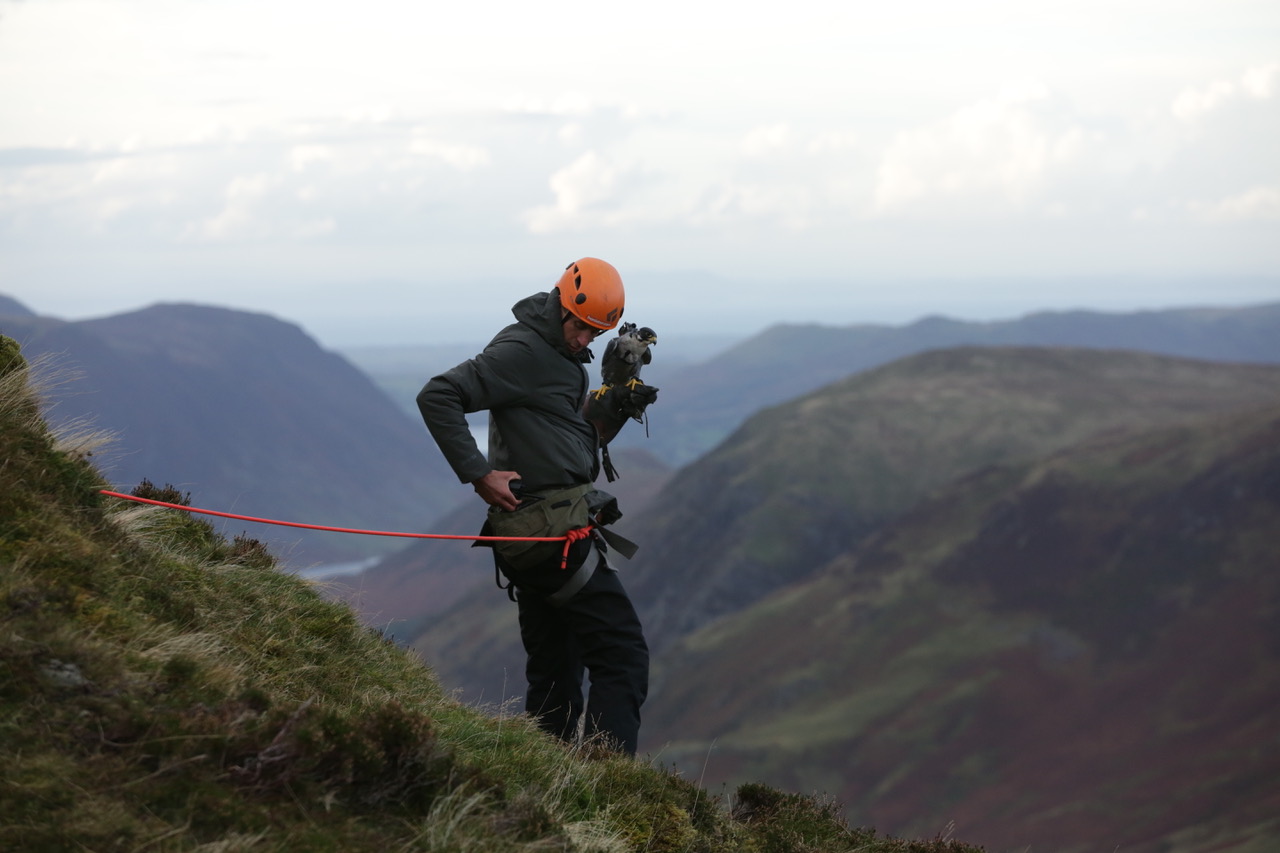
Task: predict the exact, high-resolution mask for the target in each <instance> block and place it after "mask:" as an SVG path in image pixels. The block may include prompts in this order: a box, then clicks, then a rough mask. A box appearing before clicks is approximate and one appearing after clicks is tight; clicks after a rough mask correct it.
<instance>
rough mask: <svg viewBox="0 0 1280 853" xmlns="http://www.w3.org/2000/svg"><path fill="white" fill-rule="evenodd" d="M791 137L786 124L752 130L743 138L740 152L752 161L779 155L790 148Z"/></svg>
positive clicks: (789, 129)
mask: <svg viewBox="0 0 1280 853" xmlns="http://www.w3.org/2000/svg"><path fill="white" fill-rule="evenodd" d="M791 137H792V133H791V128H790V127H788V126H787V125H786V124H770V125H766V126H763V127H757V128H753V129H752V130H751V131H749V132H748V133H747V135H746V136H745V137H743V139H742V144H741V146H740V150H741V151H742V153H743V155H745V156H746V157H747V158H749V159H753V160H754V159H763V158H765V157H772V156H775V155H780V154H783V153H785V152H786V151H787V150H788V149H789V148H790V147H791Z"/></svg>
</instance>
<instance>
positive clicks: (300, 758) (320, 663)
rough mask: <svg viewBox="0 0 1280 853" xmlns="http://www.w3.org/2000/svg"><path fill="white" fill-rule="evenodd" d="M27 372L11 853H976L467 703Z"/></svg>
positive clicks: (8, 344)
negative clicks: (223, 532) (116, 469)
mask: <svg viewBox="0 0 1280 853" xmlns="http://www.w3.org/2000/svg"><path fill="white" fill-rule="evenodd" d="M27 374H28V371H27V369H26V366H25V362H24V360H23V359H22V357H21V354H20V353H19V352H18V349H17V346H16V345H15V344H14V342H13V341H11V340H9V339H7V338H3V337H0V459H2V460H3V464H2V465H0V567H2V568H0V626H2V630H0V759H2V760H0V848H3V849H6V850H24V851H28V850H29V851H43V850H50V851H62V850H95V851H105V850H148V851H178V850H183V851H186V850H191V851H197V850H199V851H206V853H213V851H221V853H227V852H228V851H242V850H243V851H286V850H287V851H297V850H307V851H311V850H318V851H325V850H331V851H361V850H378V851H384V850H430V851H534V850H538V851H549V850H563V851H642V850H644V851H660V850H665V851H677V850H690V851H726V853H727V851H752V850H756V851H827V850H830V851H851V850H866V851H891V850H920V851H925V850H938V851H943V850H946V851H962V850H965V849H970V848H966V847H965V846H964V845H960V844H957V843H955V842H951V841H942V840H935V841H929V842H905V841H899V840H896V839H891V838H884V837H879V836H876V834H875V833H874V832H871V831H869V830H857V829H850V828H849V827H847V826H846V825H844V823H843V822H842V821H841V819H840V818H839V815H838V809H837V808H836V807H835V806H834V805H833V804H831V803H829V802H825V801H819V800H815V799H812V798H808V797H803V796H799V795H792V794H785V793H782V792H779V791H777V790H774V789H772V788H768V787H766V786H762V785H758V784H751V785H746V786H744V787H743V788H741V789H739V790H738V791H737V792H736V795H735V799H734V802H733V809H732V811H731V812H730V811H729V810H727V809H725V808H724V807H723V806H722V804H720V803H719V802H717V801H716V799H715V798H712V797H710V796H708V795H707V794H706V792H705V791H704V790H702V789H701V788H699V787H697V786H695V785H693V784H691V783H689V782H687V781H685V780H684V779H682V778H680V777H679V776H677V775H674V774H672V773H669V772H665V771H664V770H661V769H655V768H653V767H650V766H647V765H645V764H643V763H640V762H636V761H632V760H629V759H623V758H619V757H616V756H611V755H608V754H604V753H601V752H600V751H598V750H596V749H593V748H592V747H591V746H590V745H587V746H584V747H581V748H577V749H569V748H566V747H564V746H562V745H560V744H558V742H555V741H552V740H550V739H548V738H546V737H544V736H542V735H541V734H539V733H538V732H536V731H535V730H534V729H533V728H532V727H531V726H530V725H529V724H528V722H527V721H525V720H523V719H522V718H518V717H511V716H505V715H502V714H497V715H492V716H490V715H485V714H481V713H478V712H477V711H475V710H472V709H468V708H465V707H463V706H461V705H460V704H458V703H457V702H456V701H454V700H452V699H451V698H450V697H448V696H446V695H444V693H443V691H442V690H441V688H440V685H439V683H438V682H437V680H436V679H435V678H434V677H433V676H432V674H431V672H430V671H429V670H428V669H426V668H424V667H423V665H422V664H421V663H419V662H417V661H415V660H414V659H412V658H411V657H410V656H409V655H407V654H406V653H405V652H403V651H402V650H399V649H397V648H396V647H394V646H393V645H391V644H389V643H387V642H385V641H384V640H383V639H382V638H381V637H380V636H379V635H377V634H376V633H373V632H370V631H369V630H368V629H365V628H363V627H361V626H360V625H359V623H358V621H357V620H356V618H355V616H354V614H353V613H352V611H351V610H350V609H349V608H347V607H345V606H342V605H339V604H335V603H332V602H328V601H325V600H324V599H322V598H321V597H320V596H319V595H317V594H316V592H315V590H314V589H313V588H312V587H310V586H309V585H307V584H306V583H305V582H303V581H301V580H299V579H298V578H296V577H293V576H290V575H287V574H284V573H282V572H279V571H276V570H275V567H274V560H273V559H272V557H271V556H270V555H269V554H268V553H267V552H266V551H265V550H264V549H263V548H262V547H261V545H260V544H258V543H256V542H255V541H251V540H243V539H236V540H234V541H231V542H228V541H226V540H225V539H223V538H222V537H220V536H218V535H216V534H215V533H214V531H213V529H212V527H210V526H209V525H208V524H207V523H204V522H202V521H200V520H198V519H195V518H193V517H191V516H188V515H186V514H182V513H177V512H173V511H167V510H157V509H155V508H150V507H134V506H133V505H129V504H124V503H123V502H117V501H115V500H113V499H109V498H106V497H103V496H101V495H100V494H98V489H99V488H101V487H102V486H103V485H104V481H103V479H102V477H101V475H100V474H99V473H98V472H97V471H96V470H95V469H94V468H93V467H92V465H90V464H89V463H88V461H87V460H86V458H85V457H86V455H87V454H88V452H89V446H88V445H87V444H86V443H85V441H84V440H83V439H82V438H81V437H77V436H64V437H63V438H61V439H58V438H55V437H54V436H53V435H51V433H50V431H49V429H48V427H47V426H46V424H45V422H44V420H43V419H42V416H41V412H40V407H39V402H38V399H37V397H36V396H35V394H34V393H33V392H32V390H31V388H30V387H29V384H28V375H27ZM141 488H142V490H143V491H145V492H149V493H151V494H154V495H157V496H161V497H165V498H179V499H180V498H181V497H182V496H181V495H180V494H176V493H174V492H173V491H172V490H170V489H155V488H154V487H147V486H144V487H141Z"/></svg>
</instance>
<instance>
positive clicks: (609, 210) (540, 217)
mask: <svg viewBox="0 0 1280 853" xmlns="http://www.w3.org/2000/svg"><path fill="white" fill-rule="evenodd" d="M627 172H628V170H627V169H625V168H623V167H621V166H618V165H617V164H615V163H612V162H610V161H609V160H607V159H606V158H604V157H602V156H600V155H599V154H598V153H596V152H595V151H587V152H585V153H583V154H582V155H581V156H579V157H578V159H576V160H574V161H573V162H572V163H570V164H569V165H568V166H565V167H564V168H563V169H560V170H559V171H557V172H556V173H555V174H553V175H552V176H551V178H550V180H549V181H548V184H549V186H550V187H551V191H552V193H554V195H555V202H554V203H553V204H551V205H543V206H540V207H536V208H534V209H532V210H530V211H527V212H526V213H525V214H524V220H525V223H526V224H527V225H528V228H529V231H530V232H532V233H534V234H551V233H554V232H557V231H563V230H565V229H570V228H577V227H583V226H602V225H613V224H617V223H618V222H620V221H622V219H623V218H624V216H623V214H621V213H620V212H619V210H618V209H617V205H616V204H614V202H616V198H615V196H616V194H617V192H618V190H619V187H620V186H621V184H622V183H623V180H624V177H625V176H626V174H627Z"/></svg>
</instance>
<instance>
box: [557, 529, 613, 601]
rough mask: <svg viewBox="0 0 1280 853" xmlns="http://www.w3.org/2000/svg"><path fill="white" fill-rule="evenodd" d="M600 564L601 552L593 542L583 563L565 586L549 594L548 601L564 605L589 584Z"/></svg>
mask: <svg viewBox="0 0 1280 853" xmlns="http://www.w3.org/2000/svg"><path fill="white" fill-rule="evenodd" d="M599 565H600V552H599V551H597V550H596V545H595V543H594V542H592V543H591V547H590V548H588V549H587V556H586V559H584V560H583V561H582V565H581V566H578V570H577V571H576V572H574V573H573V575H572V576H571V577H570V578H569V579H568V580H567V581H565V582H564V586H562V587H560V588H559V589H558V590H556V591H555V592H554V593H552V594H551V595H548V596H547V603H548V604H551V605H552V606H554V607H563V606H564V605H565V604H567V603H568V601H569V599H571V598H573V597H574V596H575V595H577V594H578V591H579V590H580V589H582V588H583V587H584V586H586V585H587V581H589V580H591V576H592V575H593V574H595V572H596V568H597V567H598V566H599Z"/></svg>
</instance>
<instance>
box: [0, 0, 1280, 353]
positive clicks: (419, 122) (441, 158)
mask: <svg viewBox="0 0 1280 853" xmlns="http://www.w3.org/2000/svg"><path fill="white" fill-rule="evenodd" d="M583 255H595V256H599V257H603V258H606V259H607V260H610V261H612V262H613V263H614V264H615V265H616V266H617V267H618V268H619V269H620V270H621V271H622V273H623V277H624V279H625V280H626V281H627V283H628V285H629V296H630V300H629V305H628V308H629V310H628V314H629V317H630V318H631V319H636V320H639V321H642V322H646V323H648V324H650V325H652V326H654V327H655V328H657V329H658V330H659V334H661V333H662V331H663V330H664V329H671V330H674V331H679V332H691V331H695V330H708V331H712V330H714V331H722V330H724V329H726V328H728V329H732V330H737V329H754V328H759V327H763V326H765V325H768V324H769V323H771V322H775V321H777V320H793V321H816V322H824V323H831V324H849V323H857V322H893V323H897V322H904V321H907V320H910V319H914V318H916V317H919V316H922V315H925V314H930V313H945V314H950V315H952V316H958V317H968V318H1001V317H1009V316H1016V315H1017V314H1020V313H1025V312H1026V311H1030V310H1034V309H1037V308H1069V307H1086V308H1098V309H1103V310H1128V309H1132V308H1144V307H1151V308H1155V307H1166V306H1180V305H1201V304H1245V303H1250V302H1263V301H1275V300H1278V299H1280V3H1278V2H1276V0H1259V2H1245V1H1244V0H1071V2H1042V1H1041V0H1017V1H1016V2H997V0H969V2H965V3H957V2H952V0H948V1H947V2H942V1H941V0H895V2H892V3H885V2H883V0H877V2H874V3H871V2H867V3H863V2H845V3H837V2H832V0H792V2H787V3H779V2H771V3H768V4H765V3H756V2H750V0H745V2H742V1H740V2H734V3H730V2H713V3H707V2H699V1H698V0H680V2H671V0H650V2H648V3H643V4H629V5H628V4H605V3H600V2H598V0H597V2H563V0H547V2H542V3H528V2H520V3H515V2H506V0H499V2H488V3H461V2H450V3H409V2H388V0H364V2H360V3H343V4H336V3H323V2H320V3H317V2H315V0H311V2H306V3H304V2H292V0H289V2H284V0H217V2H215V0H25V2H13V0H0V293H7V294H9V295H11V296H14V297H15V298H17V299H19V300H20V301H22V302H24V303H25V304H27V305H28V306H29V307H31V308H32V309H34V310H36V311H38V312H40V313H44V314H50V315H54V316H60V317H65V318H67V319H75V318H79V317H85V316H96V315H101V314H109V313H118V312H121V311H126V310H131V309H135V308H139V307H142V306H145V305H148V304H151V303H154V302H158V301H196V302H206V303H211V304H221V305H227V306H230V307H236V308H244V309H248V310H254V311H266V312H269V313H272V314H275V315H277V316H280V317H282V318H284V319H288V320H291V321H294V322H297V323H300V324H301V325H303V326H304V327H305V328H306V329H307V330H308V331H309V332H311V333H312V334H314V335H315V336H317V337H318V338H320V339H321V340H322V342H324V343H326V344H328V345H332V346H343V345H350V344H358V343H376V342H388V343H413V342H416V341H439V342H448V341H466V342H470V341H471V340H473V339H481V340H483V339H484V338H486V337H487V335H488V333H490V332H492V331H494V330H495V329H496V328H497V327H498V326H499V325H501V324H502V323H504V322H506V320H507V318H508V317H509V315H508V314H507V308H508V307H509V306H510V304H511V303H512V302H514V301H515V300H516V299H517V298H519V297H521V296H524V295H526V294H527V293H530V292H533V291H535V290H540V289H545V288H547V287H549V286H550V285H551V284H552V283H554V281H555V278H556V277H557V275H558V272H559V270H561V269H562V268H563V267H564V265H565V264H566V263H568V262H569V261H570V260H572V259H574V258H576V257H580V256H583Z"/></svg>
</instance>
